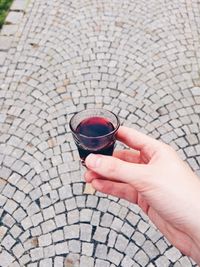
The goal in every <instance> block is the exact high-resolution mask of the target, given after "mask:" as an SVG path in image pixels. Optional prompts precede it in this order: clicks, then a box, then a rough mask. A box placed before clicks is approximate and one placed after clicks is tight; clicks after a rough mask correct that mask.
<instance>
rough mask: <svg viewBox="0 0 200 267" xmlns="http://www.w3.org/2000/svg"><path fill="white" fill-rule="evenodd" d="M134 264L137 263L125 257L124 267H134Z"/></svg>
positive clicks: (122, 264) (122, 263)
mask: <svg viewBox="0 0 200 267" xmlns="http://www.w3.org/2000/svg"><path fill="white" fill-rule="evenodd" d="M134 264H135V262H134V261H133V260H132V259H131V258H129V257H128V256H125V257H124V258H123V260H122V262H121V266H122V267H131V266H134Z"/></svg>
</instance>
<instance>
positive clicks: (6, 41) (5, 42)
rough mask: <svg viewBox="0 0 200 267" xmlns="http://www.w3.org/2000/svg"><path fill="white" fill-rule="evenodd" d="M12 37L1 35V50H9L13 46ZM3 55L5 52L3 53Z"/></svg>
mask: <svg viewBox="0 0 200 267" xmlns="http://www.w3.org/2000/svg"><path fill="white" fill-rule="evenodd" d="M11 43H12V37H10V36H0V50H3V51H4V50H5V51H6V50H8V49H10V47H11ZM2 57H3V54H2Z"/></svg>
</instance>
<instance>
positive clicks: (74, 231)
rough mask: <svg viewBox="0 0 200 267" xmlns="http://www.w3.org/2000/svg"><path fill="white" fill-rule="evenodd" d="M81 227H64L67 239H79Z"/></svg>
mask: <svg viewBox="0 0 200 267" xmlns="http://www.w3.org/2000/svg"><path fill="white" fill-rule="evenodd" d="M79 232H80V229H79V225H70V226H65V227H64V234H65V238H66V239H72V238H79Z"/></svg>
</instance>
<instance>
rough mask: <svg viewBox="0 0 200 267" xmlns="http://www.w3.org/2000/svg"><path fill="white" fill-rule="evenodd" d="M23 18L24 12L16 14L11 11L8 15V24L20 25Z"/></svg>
mask: <svg viewBox="0 0 200 267" xmlns="http://www.w3.org/2000/svg"><path fill="white" fill-rule="evenodd" d="M22 17H23V13H22V12H15V11H11V12H9V13H8V16H7V17H6V23H8V24H19V22H20V20H21V19H22Z"/></svg>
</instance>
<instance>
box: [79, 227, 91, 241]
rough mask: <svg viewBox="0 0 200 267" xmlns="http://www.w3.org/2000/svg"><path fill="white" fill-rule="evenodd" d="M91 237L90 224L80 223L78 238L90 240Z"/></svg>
mask: <svg viewBox="0 0 200 267" xmlns="http://www.w3.org/2000/svg"><path fill="white" fill-rule="evenodd" d="M91 237H92V226H91V225H89V224H83V223H82V224H80V240H83V241H88V242H90V240H91Z"/></svg>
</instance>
